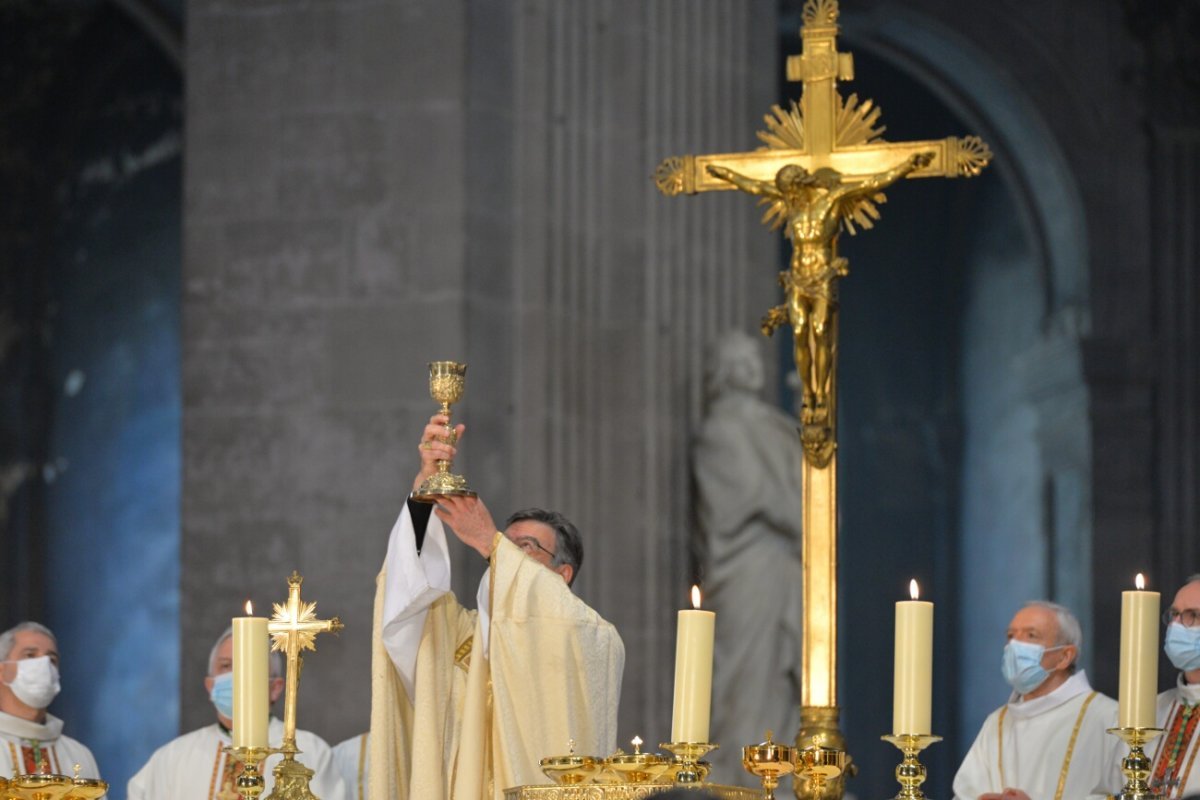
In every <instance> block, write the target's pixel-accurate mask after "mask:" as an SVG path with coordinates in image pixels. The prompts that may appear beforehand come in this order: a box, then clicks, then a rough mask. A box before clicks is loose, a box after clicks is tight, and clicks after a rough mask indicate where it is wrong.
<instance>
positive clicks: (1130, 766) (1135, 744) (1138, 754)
mask: <svg viewBox="0 0 1200 800" xmlns="http://www.w3.org/2000/svg"><path fill="white" fill-rule="evenodd" d="M1108 732H1109V733H1111V734H1112V735H1113V736H1117V737H1119V738H1120V739H1121V741H1123V742H1125V744H1127V745H1129V755H1127V756H1125V758H1124V759H1122V761H1121V772H1122V773H1124V775H1125V788H1123V789H1122V790H1121V793H1120V794H1119V795H1117V800H1160V798H1161V797H1162V795H1161V794H1159V793H1158V792H1155V791H1152V790H1151V789H1150V783H1149V781H1148V780H1147V779H1148V778H1149V777H1150V757H1149V756H1147V755H1146V751H1145V750H1144V749H1142V745H1144V744H1146V743H1147V742H1149V741H1150V740H1151V739H1154V738H1155V737H1158V736H1161V735H1162V733H1163V729H1162V728H1109V729H1108Z"/></svg>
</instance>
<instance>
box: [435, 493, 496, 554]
mask: <svg viewBox="0 0 1200 800" xmlns="http://www.w3.org/2000/svg"><path fill="white" fill-rule="evenodd" d="M433 513H434V514H436V515H437V518H438V519H440V520H441V521H442V522H444V523H446V526H447V527H448V528H450V530H451V531H453V532H454V535H455V536H457V537H458V538H459V539H460V540H461V541H462V543H463V544H465V545H467V546H468V547H471V548H473V549H475V550H477V551H478V552H479V554H480V555H481V556H483V557H484V558H491V555H492V541H493V539H495V537H496V522H495V520H493V519H492V513H491V512H490V511H488V508H487V506H485V505H484V504H483V501H482V500H480V499H479V498H478V497H454V496H448V497H439V498H438V499H437V505H436V506H434V507H433Z"/></svg>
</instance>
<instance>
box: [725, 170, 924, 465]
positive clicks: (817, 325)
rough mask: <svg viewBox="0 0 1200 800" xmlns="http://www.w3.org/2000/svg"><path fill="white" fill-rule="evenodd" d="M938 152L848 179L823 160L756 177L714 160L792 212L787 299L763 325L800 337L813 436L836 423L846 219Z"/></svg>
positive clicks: (780, 209) (805, 417) (804, 416)
mask: <svg viewBox="0 0 1200 800" xmlns="http://www.w3.org/2000/svg"><path fill="white" fill-rule="evenodd" d="M933 156H934V154H933V153H917V154H915V155H913V156H911V157H910V158H908V159H905V160H904V161H903V162H901V163H900V164H899V165H898V166H896V167H893V168H892V169H889V170H886V171H885V172H880V173H878V174H875V175H868V176H866V177H865V178H861V179H854V180H849V179H846V178H845V177H844V176H843V175H842V174H841V173H840V172H838V171H836V170H833V169H830V168H828V167H823V168H821V169H818V170H815V171H813V172H809V171H808V170H807V169H805V168H804V167H802V166H800V165H799V164H786V165H784V166H783V167H782V168H780V170H779V172H777V173H776V174H775V180H774V181H763V180H756V179H754V178H749V177H747V176H745V175H741V174H739V173H736V172H734V171H733V170H731V169H728V168H726V167H722V166H717V165H710V166H709V167H708V173H709V174H710V175H712V176H713V177H714V178H719V179H721V180H724V181H728V182H729V183H731V184H733V185H734V186H735V187H737V188H738V189H740V190H742V191H743V192H746V193H747V194H752V195H757V196H760V197H763V198H764V199H765V200H766V201H767V202H771V203H772V205H773V208H772V210H770V211H768V216H769V217H770V216H776V217H778V218H780V219H781V220H784V219H786V221H787V229H786V231H785V235H786V236H787V237H788V238H789V239H791V240H792V260H791V267H790V269H789V270H788V271H787V272H782V273H780V276H779V277H780V282H781V283H782V284H783V286H784V289H785V290H786V296H787V302H786V303H784V304H782V305H778V306H775V307H774V308H772V309H771V310H770V311H769V312H767V315H766V316H765V317H763V321H762V328H763V333H765V334H767V335H768V336H769V335H771V334H772V333H773V332H774V331H775V329H776V328H777V327H779V326H780V325H782V324H784V323H785V322H786V323H789V324H790V325H791V326H792V334H793V335H794V337H795V345H794V346H795V354H796V370H797V372H799V374H800V379H801V382H802V383H803V387H804V404H803V410H802V412H801V422H802V423H803V425H804V428H805V434H806V436H805V440H806V444H813V445H817V446H819V445H818V443H817V442H814V441H813V439H814V438H817V439H826V436H823V435H822V432H823V431H825V432H826V433H827V435H828V437H829V438H828V439H827V441H830V442H831V441H832V434H831V432H829V431H828V428H829V426H830V419H829V413H830V402H829V400H830V398H829V394H830V391H831V376H832V372H833V363H834V355H835V352H836V346H837V342H836V329H835V327H834V324H833V323H834V316H835V315H836V313H837V279H838V278H841V277H843V276H844V275H846V274H847V272H848V270H847V261H846V259H844V258H838V257H837V248H836V244H837V237H838V232H839V227H840V226H841V224H842V221H843V220H844V219H846V218H849V217H851V216H852V215H853V213H854V210H855V207H856V206H857V204H858V203H859V202H861V201H870V200H871V199H872V198H873V197H874V195H876V194H877V193H878V192H880V191H882V190H883V189H886V188H887V187H888V186H891V185H892V184H893V183H895V182H896V181H898V180H900V179H901V178H903V177H904V176H905V175H907V174H908V173H910V172H912V171H913V170H916V169H920V168H922V167H924V166H927V165H928V164H929V163H930V162H931V161H932V160H933Z"/></svg>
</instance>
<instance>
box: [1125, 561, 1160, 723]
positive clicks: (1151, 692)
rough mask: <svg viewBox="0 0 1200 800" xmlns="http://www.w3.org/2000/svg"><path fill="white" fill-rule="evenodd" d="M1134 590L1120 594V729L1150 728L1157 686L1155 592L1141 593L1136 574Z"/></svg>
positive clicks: (1157, 599) (1141, 585) (1153, 715)
mask: <svg viewBox="0 0 1200 800" xmlns="http://www.w3.org/2000/svg"><path fill="white" fill-rule="evenodd" d="M1134 583H1135V585H1136V586H1137V591H1133V592H1121V680H1120V692H1119V694H1118V695H1117V700H1118V703H1119V704H1120V712H1119V713H1118V720H1117V725H1118V726H1119V727H1121V728H1153V727H1154V724H1155V721H1156V720H1155V701H1156V700H1157V696H1156V692H1155V690H1156V688H1157V685H1158V607H1159V595H1158V592H1146V591H1142V590H1143V589H1144V588H1145V579H1144V578H1143V577H1142V574H1141V573H1140V572H1139V573H1138V576H1137V578H1136V579H1135V581H1134Z"/></svg>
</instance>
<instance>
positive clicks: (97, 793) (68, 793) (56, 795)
mask: <svg viewBox="0 0 1200 800" xmlns="http://www.w3.org/2000/svg"><path fill="white" fill-rule="evenodd" d="M0 791H2V792H3V797H4V798H5V800H10V798H11V800H95V798H97V797H101V796H103V795H104V793H105V792H107V791H108V783H107V782H106V781H102V780H99V779H96V778H80V777H79V765H76V766H75V777H74V778H68V777H67V776H66V775H49V774H45V773H39V774H34V775H15V776H13V778H12V780H10V781H8V783H7V785H5V784H4V781H3V779H0Z"/></svg>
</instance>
